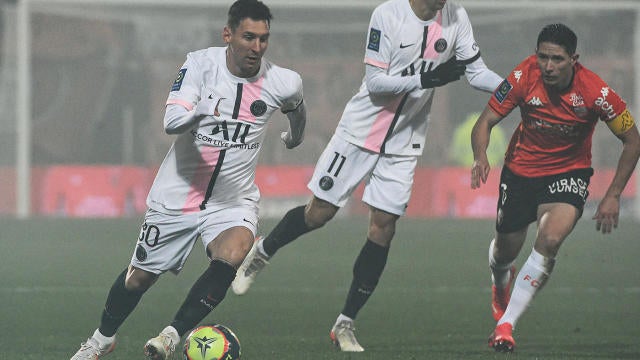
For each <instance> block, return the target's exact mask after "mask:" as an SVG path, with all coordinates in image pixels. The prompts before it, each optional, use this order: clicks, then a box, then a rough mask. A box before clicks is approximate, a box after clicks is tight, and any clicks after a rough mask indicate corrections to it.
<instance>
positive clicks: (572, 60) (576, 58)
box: [571, 54, 580, 65]
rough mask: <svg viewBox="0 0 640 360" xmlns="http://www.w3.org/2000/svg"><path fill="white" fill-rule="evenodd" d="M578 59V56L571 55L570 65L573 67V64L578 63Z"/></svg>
mask: <svg viewBox="0 0 640 360" xmlns="http://www.w3.org/2000/svg"><path fill="white" fill-rule="evenodd" d="M579 57H580V55H579V54H573V55H571V64H573V65H575V63H577V62H578V58H579Z"/></svg>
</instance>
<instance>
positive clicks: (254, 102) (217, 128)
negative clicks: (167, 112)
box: [147, 47, 302, 214]
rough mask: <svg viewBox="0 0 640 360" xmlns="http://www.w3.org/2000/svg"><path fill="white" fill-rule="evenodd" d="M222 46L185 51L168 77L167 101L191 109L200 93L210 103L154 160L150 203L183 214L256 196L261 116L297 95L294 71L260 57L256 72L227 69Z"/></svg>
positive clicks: (292, 104) (286, 106) (290, 105)
mask: <svg viewBox="0 0 640 360" xmlns="http://www.w3.org/2000/svg"><path fill="white" fill-rule="evenodd" d="M225 51H226V48H223V47H212V48H208V49H203V50H199V51H195V52H192V53H189V54H188V55H187V60H186V62H185V63H184V65H183V66H182V68H181V69H180V71H179V72H178V76H177V78H176V80H175V81H174V83H173V85H172V88H171V92H170V93H169V98H168V100H167V105H168V106H171V105H172V104H178V105H181V106H183V107H185V108H186V109H187V110H189V111H193V109H194V108H196V106H197V104H198V103H199V102H200V101H201V99H214V104H215V105H214V106H212V109H211V110H210V111H208V115H206V116H204V117H203V118H202V119H201V120H199V121H196V122H195V123H194V125H192V126H191V127H190V128H189V129H188V130H186V131H185V132H183V133H181V134H180V135H178V136H177V137H176V139H175V140H174V142H173V145H172V146H171V149H170V150H169V152H168V154H167V156H166V157H165V159H164V161H163V162H162V164H161V165H160V168H159V170H158V174H157V175H156V178H155V180H154V182H153V185H152V187H151V190H150V192H149V195H148V197H147V205H148V206H149V207H150V208H152V209H154V210H156V211H159V212H162V213H168V214H182V213H189V212H195V211H199V210H203V209H205V208H206V207H207V205H208V204H211V203H216V204H225V203H228V204H233V203H238V202H246V201H250V202H257V201H258V200H259V197H260V193H259V190H258V188H257V186H256V185H255V183H254V179H255V169H256V165H257V161H258V152H259V150H260V147H261V146H262V142H263V139H264V136H265V132H266V126H267V121H268V120H269V118H270V117H271V115H272V114H273V113H274V111H276V110H277V109H281V110H282V111H283V112H287V111H290V110H294V109H295V108H296V107H297V106H298V105H299V104H300V103H301V102H302V79H301V78H300V76H299V75H298V74H297V73H295V72H293V71H291V70H288V69H284V68H281V67H278V66H276V65H274V64H273V63H271V62H269V61H268V60H267V59H265V58H263V59H262V64H261V68H260V71H259V73H258V74H257V75H256V76H255V77H253V78H248V79H245V78H239V77H236V76H234V75H232V74H231V73H230V72H229V70H228V69H227V66H226V56H225ZM208 101H211V100H208ZM191 119H193V117H191Z"/></svg>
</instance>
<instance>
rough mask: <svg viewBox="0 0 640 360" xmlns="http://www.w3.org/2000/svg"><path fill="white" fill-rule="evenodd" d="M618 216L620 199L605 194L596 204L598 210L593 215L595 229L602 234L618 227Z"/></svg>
mask: <svg viewBox="0 0 640 360" xmlns="http://www.w3.org/2000/svg"><path fill="white" fill-rule="evenodd" d="M619 216H620V199H618V198H617V197H615V196H606V195H605V197H604V198H603V199H602V201H600V204H598V210H596V214H595V215H594V216H593V220H595V221H596V231H601V232H602V233H603V234H609V233H610V232H611V231H612V230H613V229H615V228H617V227H618V219H619Z"/></svg>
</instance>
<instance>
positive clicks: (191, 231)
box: [131, 204, 258, 274]
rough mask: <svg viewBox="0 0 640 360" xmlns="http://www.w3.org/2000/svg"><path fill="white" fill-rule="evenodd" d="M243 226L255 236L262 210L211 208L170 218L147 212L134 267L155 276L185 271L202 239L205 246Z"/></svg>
mask: <svg viewBox="0 0 640 360" xmlns="http://www.w3.org/2000/svg"><path fill="white" fill-rule="evenodd" d="M236 226H242V227H245V228H247V229H249V230H250V231H251V232H252V233H253V234H254V236H255V234H256V229H257V226H258V207H257V206H255V205H250V204H241V205H238V204H234V205H233V206H231V207H229V206H228V205H227V207H215V206H209V207H207V209H205V210H203V211H199V212H195V213H188V214H182V215H168V214H163V213H161V212H158V211H156V210H153V209H149V210H147V213H146V214H145V217H144V223H143V224H142V227H141V229H140V235H139V236H138V242H137V243H136V248H135V251H134V252H133V256H132V257H131V265H133V266H135V267H137V268H139V269H142V270H145V271H148V272H151V273H154V274H162V273H164V272H166V271H172V272H173V273H176V274H177V273H178V272H180V270H182V267H183V266H184V263H185V262H186V261H187V257H189V254H190V253H191V250H192V249H193V246H194V245H195V242H196V240H197V239H198V236H199V237H200V240H201V241H202V244H203V245H204V248H205V252H206V248H207V245H208V244H209V243H210V242H211V241H213V240H214V239H215V238H216V237H217V236H218V235H219V234H220V233H221V232H223V231H224V230H227V229H230V228H232V227H236Z"/></svg>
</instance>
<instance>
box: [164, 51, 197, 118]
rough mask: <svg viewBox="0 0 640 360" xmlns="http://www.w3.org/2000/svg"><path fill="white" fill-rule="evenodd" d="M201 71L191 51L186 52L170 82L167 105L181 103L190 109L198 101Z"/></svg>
mask: <svg viewBox="0 0 640 360" xmlns="http://www.w3.org/2000/svg"><path fill="white" fill-rule="evenodd" d="M202 83H203V81H202V71H201V69H200V66H198V63H197V61H196V59H195V57H194V55H193V54H192V53H189V54H187V59H186V61H185V62H184V64H183V65H182V67H181V68H180V70H179V71H178V74H177V75H176V78H175V80H174V81H173V83H172V84H171V90H170V91H169V97H168V98H167V105H169V104H177V105H181V106H183V107H184V108H186V109H187V110H189V111H191V110H192V109H193V108H194V106H195V105H196V104H197V103H198V101H200V88H201V84H202Z"/></svg>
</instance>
